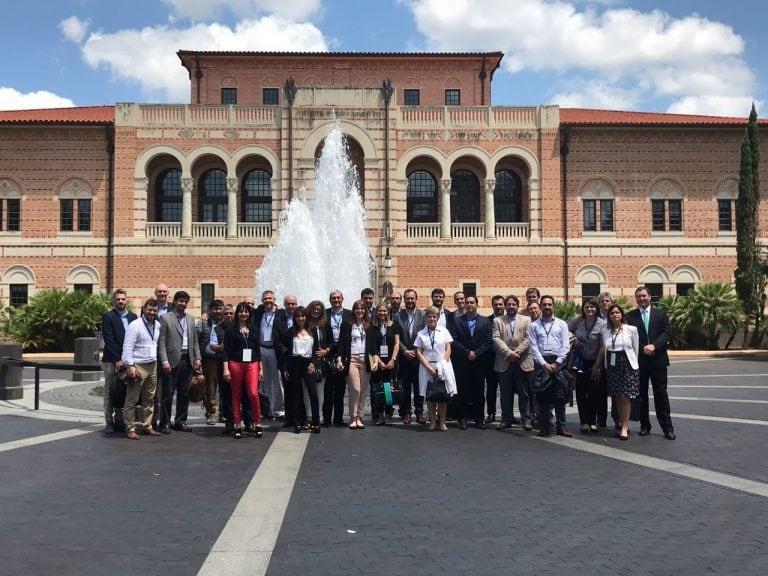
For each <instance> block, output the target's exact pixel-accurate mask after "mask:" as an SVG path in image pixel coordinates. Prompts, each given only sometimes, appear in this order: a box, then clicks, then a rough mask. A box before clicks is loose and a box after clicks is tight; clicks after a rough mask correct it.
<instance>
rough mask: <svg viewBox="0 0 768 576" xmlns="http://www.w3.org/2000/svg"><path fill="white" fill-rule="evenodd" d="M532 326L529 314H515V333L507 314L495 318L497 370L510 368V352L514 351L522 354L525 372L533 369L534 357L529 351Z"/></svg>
mask: <svg viewBox="0 0 768 576" xmlns="http://www.w3.org/2000/svg"><path fill="white" fill-rule="evenodd" d="M530 327H531V319H530V318H529V317H528V316H521V315H520V314H516V315H515V331H514V334H513V333H512V331H511V330H510V325H509V318H508V316H507V315H506V314H504V316H498V317H496V318H494V319H493V331H492V339H493V350H494V351H495V352H496V356H495V358H494V362H493V369H494V371H496V372H505V371H506V370H507V368H509V364H510V359H509V357H508V356H509V353H510V352H512V351H514V352H517V353H518V354H520V367H521V368H522V369H523V370H524V371H525V372H530V371H532V370H533V358H531V355H530V354H529V353H528V344H529V341H528V330H529V329H530Z"/></svg>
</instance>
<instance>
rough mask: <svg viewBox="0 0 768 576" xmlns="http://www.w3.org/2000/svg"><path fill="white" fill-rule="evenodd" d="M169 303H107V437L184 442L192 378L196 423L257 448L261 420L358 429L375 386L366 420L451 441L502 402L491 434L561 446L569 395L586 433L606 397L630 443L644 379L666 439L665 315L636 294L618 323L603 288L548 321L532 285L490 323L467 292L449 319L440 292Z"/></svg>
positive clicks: (507, 300) (548, 305)
mask: <svg viewBox="0 0 768 576" xmlns="http://www.w3.org/2000/svg"><path fill="white" fill-rule="evenodd" d="M168 294H169V292H168V287H167V286H166V285H164V284H160V285H159V286H158V287H157V289H156V290H155V297H154V298H150V299H148V300H146V301H145V302H144V305H143V306H142V309H141V314H140V316H139V317H137V316H136V315H135V314H133V313H132V312H129V311H128V310H127V306H126V304H127V296H126V294H125V291H124V290H116V291H115V292H114V294H113V302H114V308H113V309H112V310H111V311H109V312H107V313H106V314H104V317H103V319H102V335H103V338H104V355H103V358H102V364H103V368H104V373H105V381H106V384H105V394H104V414H105V418H106V431H107V432H108V433H112V432H114V431H115V428H116V427H123V426H124V429H125V433H126V435H127V437H128V438H130V439H138V438H139V437H140V436H139V433H140V432H143V433H144V434H147V435H151V436H155V435H160V434H170V433H171V431H172V430H177V431H188V430H189V428H188V427H187V416H188V409H189V386H190V382H191V380H192V378H193V377H194V375H195V374H196V373H200V374H202V375H203V376H204V378H205V393H204V400H203V407H204V409H205V413H206V423H207V424H209V425H215V424H216V423H217V422H223V423H224V433H225V434H230V435H232V436H233V437H234V438H237V439H239V438H242V437H243V432H244V431H245V432H249V433H252V434H255V435H256V437H261V436H262V435H263V428H262V420H264V419H279V420H282V421H283V426H284V427H287V428H292V429H293V431H294V432H296V433H301V432H302V431H303V430H308V431H311V432H313V433H320V432H321V429H322V427H324V426H345V427H348V428H349V429H351V430H360V429H363V428H365V427H366V422H365V421H364V411H365V400H366V398H367V397H368V396H369V391H370V392H372V394H371V396H370V397H371V403H370V404H371V415H372V423H373V424H375V425H381V426H388V425H392V421H393V418H394V410H395V405H397V409H398V415H399V417H400V419H401V421H402V423H403V424H404V425H410V424H411V423H413V422H416V423H417V424H420V425H423V426H426V427H427V429H429V430H443V431H445V430H447V429H448V427H447V422H448V421H450V420H455V421H456V422H457V426H458V428H459V429H461V430H466V429H467V426H468V424H469V423H470V422H471V423H473V424H474V426H475V427H477V428H479V429H485V428H486V427H487V425H488V424H491V423H494V422H496V406H497V395H498V396H499V397H500V404H501V415H500V418H499V422H498V424H497V425H496V429H497V430H501V431H504V430H506V429H508V428H511V427H512V426H515V425H519V426H521V427H522V429H523V430H525V431H532V430H534V429H536V430H538V433H539V435H540V436H548V435H549V434H550V433H552V431H554V432H556V433H557V434H558V435H560V436H565V437H571V436H572V433H571V432H569V430H568V428H567V426H566V416H565V406H566V404H567V403H568V402H569V400H570V399H571V394H572V388H575V392H576V401H577V405H578V412H579V423H580V431H581V432H582V433H584V434H590V433H593V432H598V431H599V430H600V429H601V428H605V427H606V425H607V418H608V414H609V412H608V398H612V409H611V412H610V414H611V415H612V417H613V420H614V426H615V435H616V437H617V438H619V439H621V440H627V439H628V438H629V434H630V431H629V427H628V423H629V419H630V414H631V412H632V410H633V409H634V408H636V410H637V414H638V416H639V420H640V432H639V434H640V436H646V435H648V434H649V433H650V430H651V422H650V419H649V405H648V388H649V384H650V385H651V386H652V388H653V392H654V403H655V411H656V417H657V420H658V422H659V425H660V427H661V430H662V432H663V434H664V437H666V438H667V439H670V440H674V439H675V432H674V428H673V426H672V420H671V416H670V407H669V398H668V395H667V366H668V365H669V359H668V356H667V345H668V343H669V341H670V339H671V333H670V325H669V318H668V317H667V315H666V313H665V312H664V311H663V310H660V309H658V308H655V307H652V306H651V297H650V293H649V291H648V289H647V288H646V287H644V286H641V287H639V288H638V289H637V290H636V291H635V300H636V302H637V308H636V309H635V310H632V311H630V312H625V310H623V309H622V308H621V307H620V306H618V305H616V304H615V303H614V302H613V299H612V297H611V295H610V294H608V293H602V294H600V295H599V297H598V298H597V299H596V300H595V299H591V298H589V299H586V300H585V301H584V302H583V304H582V307H581V313H580V314H579V315H577V316H576V317H574V318H572V319H570V321H568V322H566V321H564V320H562V319H559V318H556V317H555V315H554V308H555V301H554V298H553V297H551V296H547V295H545V296H541V295H540V293H539V291H538V290H537V289H536V288H530V289H528V290H527V291H526V294H525V298H526V302H525V306H521V302H520V300H519V299H518V298H517V296H515V295H509V296H501V295H498V296H494V297H493V298H492V299H491V306H492V310H493V313H492V314H491V315H490V316H484V315H481V314H478V299H477V297H476V296H474V295H465V294H464V293H463V292H457V293H455V294H454V305H455V309H454V310H449V309H448V308H447V307H446V306H445V298H446V295H445V291H444V290H442V289H440V288H435V289H434V290H432V292H431V294H430V299H431V305H430V306H428V307H427V308H426V309H424V310H422V309H420V308H419V307H418V306H417V301H418V294H417V293H416V291H415V290H413V289H408V290H405V291H404V292H403V293H402V294H400V293H399V292H394V293H392V294H391V295H390V296H389V297H388V298H387V299H386V301H384V302H382V303H380V304H378V305H375V304H374V300H375V294H374V291H373V290H372V289H370V288H366V289H364V290H363V291H362V293H361V294H360V298H359V299H358V300H355V301H354V302H353V304H352V307H351V308H350V309H347V308H345V307H344V305H343V304H344V295H343V294H342V293H341V292H340V291H333V292H331V294H330V295H329V305H328V307H326V305H325V304H324V303H323V302H322V301H320V300H313V301H312V302H309V303H307V304H306V305H305V306H299V305H298V302H297V299H296V297H295V296H292V295H288V296H285V297H284V299H283V303H282V304H283V306H282V307H278V305H277V302H276V297H275V294H274V292H272V291H270V290H267V291H265V292H264V293H263V294H262V295H261V304H260V305H258V306H256V303H255V300H254V298H252V297H249V298H246V299H245V300H244V301H243V302H240V303H239V304H237V305H236V306H232V305H230V304H225V303H224V302H223V301H221V300H218V299H215V300H213V301H211V302H210V303H209V305H208V309H207V314H204V315H203V316H202V317H201V318H200V319H199V320H197V321H195V319H194V318H193V317H192V316H191V315H190V314H189V313H188V312H186V306H187V304H188V302H189V295H188V294H187V293H186V292H184V291H178V292H176V293H175V294H174V296H173V299H172V301H171V302H168ZM116 372H123V373H124V375H125V381H126V385H127V392H126V399H125V403H124V406H123V407H122V409H116V408H115V407H114V406H113V402H112V399H111V397H110V393H109V391H110V382H111V381H112V379H113V377H114V374H115V373H116ZM390 391H396V392H397V394H398V397H397V402H393V401H392V399H391V397H389V396H388V393H389V392H390ZM174 396H175V397H176V412H175V415H174V417H173V418H171V416H172V408H173V398H174ZM515 396H517V410H518V416H519V419H518V418H516V417H515V411H514V404H515V402H514V399H515ZM345 398H347V399H348V407H347V410H348V415H349V419H348V421H345V420H344V411H345ZM387 398H389V400H390V401H387V400H386V399H387ZM137 404H140V406H141V413H140V415H139V416H138V417H137V414H136V408H137ZM553 408H554V414H553V413H552V409H553Z"/></svg>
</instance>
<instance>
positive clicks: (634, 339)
mask: <svg viewBox="0 0 768 576" xmlns="http://www.w3.org/2000/svg"><path fill="white" fill-rule="evenodd" d="M612 340H613V334H611V328H610V326H606V328H605V330H603V350H604V351H605V353H604V357H603V365H604V366H605V368H606V369H607V368H608V352H609V351H610V349H611V341H612ZM619 344H621V346H619ZM616 349H617V350H624V352H625V353H626V354H627V360H629V365H630V366H632V368H634V369H635V370H639V369H640V364H638V362H637V356H638V354H640V337H639V336H638V334H637V328H635V327H634V326H630V325H629V324H623V325H622V327H621V334H617V337H616Z"/></svg>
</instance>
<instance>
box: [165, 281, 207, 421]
mask: <svg viewBox="0 0 768 576" xmlns="http://www.w3.org/2000/svg"><path fill="white" fill-rule="evenodd" d="M188 302H189V294H187V293H186V292H184V291H183V290H179V291H178V292H176V294H174V295H173V312H168V313H167V314H166V315H165V316H163V317H162V318H161V319H160V340H159V341H158V343H157V359H158V361H159V362H160V363H161V365H162V376H161V378H162V380H163V386H162V388H163V396H162V398H161V401H160V432H162V433H163V434H170V433H171V412H172V410H173V397H174V395H176V417H175V418H174V428H175V429H176V430H178V431H180V432H189V428H187V416H188V411H189V384H190V382H191V381H192V373H193V371H195V370H200V367H201V356H200V343H199V342H198V341H197V334H196V333H195V318H194V316H192V314H189V313H187V312H186V309H187V303H188Z"/></svg>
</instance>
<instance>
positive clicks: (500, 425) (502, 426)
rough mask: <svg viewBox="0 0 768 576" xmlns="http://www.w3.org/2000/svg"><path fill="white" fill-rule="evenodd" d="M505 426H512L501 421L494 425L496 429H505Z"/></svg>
mask: <svg viewBox="0 0 768 576" xmlns="http://www.w3.org/2000/svg"><path fill="white" fill-rule="evenodd" d="M507 428H512V425H511V424H507V423H506V422H502V423H501V424H498V425H497V426H496V430H506V429H507Z"/></svg>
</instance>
